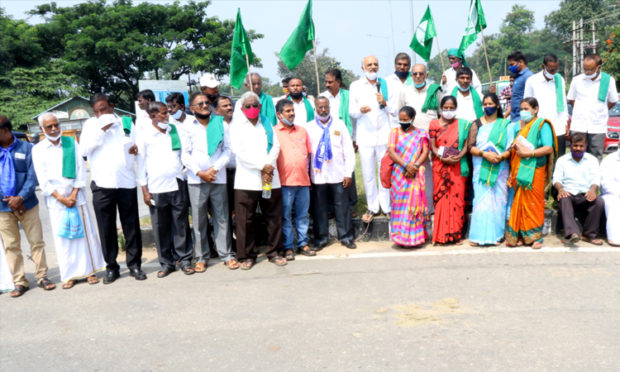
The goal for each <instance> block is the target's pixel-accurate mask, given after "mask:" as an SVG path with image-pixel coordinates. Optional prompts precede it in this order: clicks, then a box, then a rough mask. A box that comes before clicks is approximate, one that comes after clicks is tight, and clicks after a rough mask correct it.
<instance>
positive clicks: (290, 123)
mask: <svg viewBox="0 0 620 372" xmlns="http://www.w3.org/2000/svg"><path fill="white" fill-rule="evenodd" d="M280 121H281V122H282V123H284V124H286V125H288V126H289V127H292V126H293V125H295V123H294V122H292V121H290V120H288V119H287V118H285V117H284V116H282V118H281V119H280Z"/></svg>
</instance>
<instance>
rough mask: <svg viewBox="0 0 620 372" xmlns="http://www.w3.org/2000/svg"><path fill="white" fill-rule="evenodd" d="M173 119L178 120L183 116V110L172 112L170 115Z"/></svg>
mask: <svg viewBox="0 0 620 372" xmlns="http://www.w3.org/2000/svg"><path fill="white" fill-rule="evenodd" d="M170 116H172V118H173V119H174V120H179V119H180V118H181V116H183V111H181V110H177V112H175V113H174V114H172V115H170Z"/></svg>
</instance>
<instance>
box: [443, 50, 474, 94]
mask: <svg viewBox="0 0 620 372" xmlns="http://www.w3.org/2000/svg"><path fill="white" fill-rule="evenodd" d="M448 61H450V68H448V69H447V70H446V71H444V72H443V75H442V76H441V90H443V92H444V93H445V94H450V92H452V90H453V89H454V87H455V86H456V84H457V82H456V78H457V77H456V73H457V72H458V70H459V69H460V68H461V67H467V63H465V56H464V55H463V53H461V52H459V50H458V48H450V49H448ZM471 76H472V77H471V85H473V86H474V89H476V90H477V91H479V92H480V91H482V85H481V84H480V79H478V75H476V72H475V71H474V70H471Z"/></svg>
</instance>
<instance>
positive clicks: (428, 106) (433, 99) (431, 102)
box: [422, 84, 441, 112]
mask: <svg viewBox="0 0 620 372" xmlns="http://www.w3.org/2000/svg"><path fill="white" fill-rule="evenodd" d="M440 89H441V87H440V86H439V85H437V84H431V85H429V86H428V90H427V91H426V98H425V99H424V104H423V105H422V112H427V111H428V110H439V102H437V91H438V90H440Z"/></svg>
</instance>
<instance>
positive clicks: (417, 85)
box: [413, 80, 426, 89]
mask: <svg viewBox="0 0 620 372" xmlns="http://www.w3.org/2000/svg"><path fill="white" fill-rule="evenodd" d="M425 85H426V80H424V81H423V82H422V83H420V84H416V83H413V86H414V87H416V88H418V89H420V88H422V87H424V86H425Z"/></svg>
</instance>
